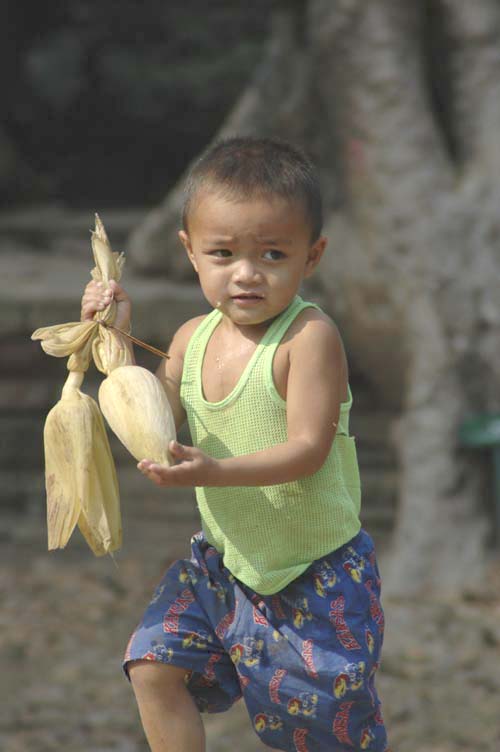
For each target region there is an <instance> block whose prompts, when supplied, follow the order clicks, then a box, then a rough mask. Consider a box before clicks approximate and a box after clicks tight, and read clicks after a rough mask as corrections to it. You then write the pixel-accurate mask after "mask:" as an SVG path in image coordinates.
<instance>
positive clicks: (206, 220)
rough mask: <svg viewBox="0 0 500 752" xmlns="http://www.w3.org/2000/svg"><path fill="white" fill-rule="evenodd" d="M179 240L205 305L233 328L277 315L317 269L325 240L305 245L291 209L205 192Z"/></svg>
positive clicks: (301, 222)
mask: <svg viewBox="0 0 500 752" xmlns="http://www.w3.org/2000/svg"><path fill="white" fill-rule="evenodd" d="M179 237H180V239H181V241H182V243H183V245H184V247H185V249H186V251H187V254H188V256H189V259H190V261H191V263H192V264H193V266H194V268H195V270H196V272H197V273H198V276H199V279H200V284H201V287H202V290H203V293H204V295H205V297H206V299H207V300H208V301H209V303H210V304H211V305H212V306H213V307H214V308H219V310H220V311H222V313H224V314H225V315H226V316H228V317H229V318H230V319H231V320H232V321H233V322H234V323H235V324H238V325H240V326H252V325H257V324H262V323H264V322H265V321H268V320H269V319H272V318H274V317H275V316H277V315H278V314H279V313H281V311H283V310H284V309H285V308H286V307H287V306H288V305H289V303H290V302H291V301H292V300H293V298H294V296H295V295H296V294H297V292H298V290H299V287H300V283H301V282H302V280H303V279H304V278H305V277H308V276H309V275H310V274H311V273H312V272H313V270H314V268H315V267H316V266H317V264H318V262H319V260H320V258H321V256H322V254H323V251H324V249H325V246H326V239H325V238H320V239H319V240H317V241H316V242H314V243H311V228H310V225H309V223H308V222H307V220H306V216H305V212H304V210H303V209H302V207H301V206H300V205H299V204H297V203H291V202H288V201H286V200H284V199H281V198H255V199H250V200H246V201H234V200H227V199H225V198H223V197H222V196H220V195H218V194H217V193H212V192H210V193H209V192H205V193H204V194H202V195H201V196H200V197H198V198H197V199H196V201H195V205H194V207H193V209H192V211H191V213H190V216H189V232H188V233H186V232H184V231H183V230H182V231H181V232H180V233H179Z"/></svg>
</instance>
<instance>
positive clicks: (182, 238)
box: [179, 230, 198, 272]
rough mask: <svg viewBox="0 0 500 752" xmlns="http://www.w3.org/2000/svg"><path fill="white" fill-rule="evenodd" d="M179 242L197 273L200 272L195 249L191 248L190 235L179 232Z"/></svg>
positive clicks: (182, 231)
mask: <svg viewBox="0 0 500 752" xmlns="http://www.w3.org/2000/svg"><path fill="white" fill-rule="evenodd" d="M179 240H180V241H181V243H182V245H183V246H184V248H185V250H186V253H187V256H188V259H189V260H190V261H191V263H192V265H193V267H194V270H195V272H198V266H197V264H196V261H195V258H194V253H193V248H192V246H191V240H190V239H189V235H188V234H187V232H185V231H184V230H179Z"/></svg>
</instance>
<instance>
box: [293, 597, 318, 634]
mask: <svg viewBox="0 0 500 752" xmlns="http://www.w3.org/2000/svg"><path fill="white" fill-rule="evenodd" d="M292 615H293V624H294V626H295V627H297V629H302V627H303V626H304V621H305V620H306V619H307V621H311V619H312V618H313V615H312V613H311V612H310V610H309V602H308V600H307V598H297V600H296V601H295V602H294V605H293V608H292Z"/></svg>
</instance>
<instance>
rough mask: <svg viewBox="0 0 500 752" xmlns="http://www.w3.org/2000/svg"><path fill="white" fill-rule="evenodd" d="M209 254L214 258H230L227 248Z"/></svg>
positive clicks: (230, 254) (217, 249)
mask: <svg viewBox="0 0 500 752" xmlns="http://www.w3.org/2000/svg"><path fill="white" fill-rule="evenodd" d="M209 254H210V256H215V257H216V258H229V256H232V253H231V251H230V250H229V249H228V248H216V249H215V250H213V251H209Z"/></svg>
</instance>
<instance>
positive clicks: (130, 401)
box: [99, 366, 175, 465]
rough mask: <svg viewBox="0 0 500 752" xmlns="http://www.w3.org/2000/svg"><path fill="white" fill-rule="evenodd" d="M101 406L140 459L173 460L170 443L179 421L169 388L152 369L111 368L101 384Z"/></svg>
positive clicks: (129, 448)
mask: <svg viewBox="0 0 500 752" xmlns="http://www.w3.org/2000/svg"><path fill="white" fill-rule="evenodd" d="M99 406H100V408H101V410H102V413H103V415H104V417H105V418H106V420H107V422H108V424H109V425H110V427H111V429H112V430H113V432H114V433H115V434H116V435H117V436H118V438H119V439H120V441H121V442H122V444H124V445H125V446H126V447H127V449H128V450H129V452H130V453H131V454H132V455H133V456H134V457H135V458H136V460H142V459H144V458H148V459H151V460H153V461H154V462H158V463H160V464H162V465H170V464H171V463H172V458H171V457H170V454H169V452H168V450H167V446H168V442H169V441H170V439H175V422H174V418H173V415H172V410H171V408H170V404H169V402H168V399H167V395H166V394H165V390H164V389H163V387H162V385H161V382H160V380H159V379H157V378H156V376H155V375H154V374H153V373H151V371H148V370H147V369H146V368H141V367H140V366H122V367H121V368H116V369H115V370H114V371H111V373H110V374H109V376H108V378H107V379H104V381H103V382H102V384H101V386H100V387H99Z"/></svg>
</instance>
